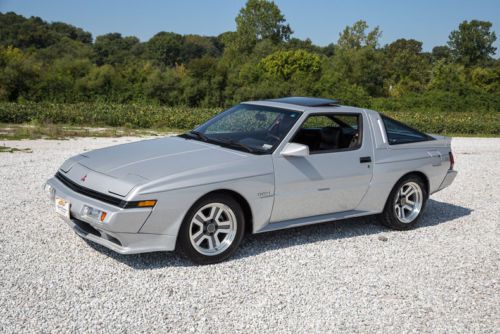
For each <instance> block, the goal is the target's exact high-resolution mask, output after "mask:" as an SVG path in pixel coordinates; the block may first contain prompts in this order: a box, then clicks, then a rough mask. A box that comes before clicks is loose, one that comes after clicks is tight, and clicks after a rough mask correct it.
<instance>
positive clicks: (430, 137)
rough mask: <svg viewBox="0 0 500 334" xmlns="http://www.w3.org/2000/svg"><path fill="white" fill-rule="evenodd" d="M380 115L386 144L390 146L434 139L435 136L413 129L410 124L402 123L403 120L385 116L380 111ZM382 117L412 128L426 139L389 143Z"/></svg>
mask: <svg viewBox="0 0 500 334" xmlns="http://www.w3.org/2000/svg"><path fill="white" fill-rule="evenodd" d="M380 117H381V119H382V124H383V125H384V131H385V136H386V138H387V144H389V145H390V146H393V145H404V144H413V143H421V142H424V141H432V140H436V138H434V137H432V136H429V135H428V134H427V133H425V132H422V131H420V130H418V129H415V128H414V127H411V126H409V125H408V124H405V123H403V122H400V121H398V120H395V119H394V118H392V117H389V116H387V115H385V114H382V113H381V114H380ZM384 118H385V119H388V120H390V121H392V122H394V123H396V124H398V125H402V126H403V127H405V128H408V129H410V130H412V131H415V132H416V133H418V134H420V135H423V136H424V137H426V139H421V140H414V141H407V142H404V143H391V141H390V140H389V134H388V133H387V128H386V126H385V122H384Z"/></svg>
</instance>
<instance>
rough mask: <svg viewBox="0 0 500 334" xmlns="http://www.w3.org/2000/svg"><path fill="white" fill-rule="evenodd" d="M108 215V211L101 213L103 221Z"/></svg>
mask: <svg viewBox="0 0 500 334" xmlns="http://www.w3.org/2000/svg"><path fill="white" fill-rule="evenodd" d="M106 215H107V213H106V212H105V211H103V212H102V213H101V218H100V220H101V222H103V221H104V219H106Z"/></svg>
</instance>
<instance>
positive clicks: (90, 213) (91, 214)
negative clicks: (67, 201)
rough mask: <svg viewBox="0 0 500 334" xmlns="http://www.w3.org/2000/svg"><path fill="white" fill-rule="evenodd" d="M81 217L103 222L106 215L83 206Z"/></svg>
mask: <svg viewBox="0 0 500 334" xmlns="http://www.w3.org/2000/svg"><path fill="white" fill-rule="evenodd" d="M82 213H83V215H84V216H85V217H88V218H90V219H93V220H95V221H99V222H104V220H105V219H106V216H107V215H108V213H107V212H106V211H102V210H99V209H96V208H93V207H91V206H88V205H84V206H83V212H82Z"/></svg>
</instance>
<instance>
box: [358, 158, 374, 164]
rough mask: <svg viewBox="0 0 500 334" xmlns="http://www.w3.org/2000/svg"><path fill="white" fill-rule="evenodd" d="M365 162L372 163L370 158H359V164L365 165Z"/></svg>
mask: <svg viewBox="0 0 500 334" xmlns="http://www.w3.org/2000/svg"><path fill="white" fill-rule="evenodd" d="M367 162H372V157H361V158H359V163H362V164H364V163H367Z"/></svg>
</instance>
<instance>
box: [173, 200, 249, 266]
mask: <svg viewBox="0 0 500 334" xmlns="http://www.w3.org/2000/svg"><path fill="white" fill-rule="evenodd" d="M244 226H245V218H244V215H243V213H242V209H241V206H240V205H239V203H238V202H237V201H236V200H235V199H234V198H232V197H231V196H228V195H225V194H214V195H209V196H207V197H205V198H203V199H201V200H200V201H198V202H197V203H196V204H194V205H193V207H192V208H191V209H190V210H189V212H188V213H187V215H186V217H185V219H184V221H183V223H182V226H181V229H180V231H179V235H178V243H177V244H178V249H179V250H180V252H181V253H182V254H184V255H185V256H186V257H187V258H188V259H190V260H191V261H193V262H194V263H197V264H210V263H217V262H221V261H224V260H226V259H227V258H229V257H230V256H231V255H233V254H234V252H236V250H237V248H238V246H239V244H240V242H241V239H242V238H243V234H244V230H245V229H244Z"/></svg>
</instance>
